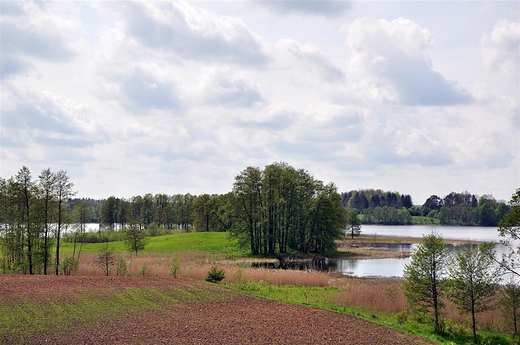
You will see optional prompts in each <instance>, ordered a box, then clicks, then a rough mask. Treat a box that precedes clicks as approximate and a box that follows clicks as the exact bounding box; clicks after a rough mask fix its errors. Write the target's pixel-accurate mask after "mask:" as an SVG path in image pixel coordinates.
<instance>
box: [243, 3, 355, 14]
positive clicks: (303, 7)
mask: <svg viewBox="0 0 520 345" xmlns="http://www.w3.org/2000/svg"><path fill="white" fill-rule="evenodd" d="M249 1H250V2H252V3H254V4H255V5H257V6H259V7H262V8H265V9H267V10H268V11H270V12H273V13H275V14H287V13H300V14H306V15H321V16H325V17H339V16H341V15H343V14H344V13H345V12H347V11H348V10H350V9H351V2H350V1H347V0H328V1H318V0H299V1H294V0H249Z"/></svg>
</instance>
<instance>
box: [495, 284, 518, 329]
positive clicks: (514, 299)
mask: <svg viewBox="0 0 520 345" xmlns="http://www.w3.org/2000/svg"><path fill="white" fill-rule="evenodd" d="M499 302H500V306H501V307H502V312H503V314H504V318H505V319H506V320H509V321H510V322H511V323H512V326H513V334H514V335H515V336H516V335H518V318H519V317H520V283H519V282H518V280H515V279H514V277H513V276H510V280H509V281H507V282H506V284H505V285H504V286H503V287H502V291H501V293H500V300H499Z"/></svg>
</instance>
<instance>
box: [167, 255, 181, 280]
mask: <svg viewBox="0 0 520 345" xmlns="http://www.w3.org/2000/svg"><path fill="white" fill-rule="evenodd" d="M180 272H181V263H180V261H179V258H178V257H172V259H171V262H170V274H171V275H172V276H173V278H178V277H179V274H180Z"/></svg>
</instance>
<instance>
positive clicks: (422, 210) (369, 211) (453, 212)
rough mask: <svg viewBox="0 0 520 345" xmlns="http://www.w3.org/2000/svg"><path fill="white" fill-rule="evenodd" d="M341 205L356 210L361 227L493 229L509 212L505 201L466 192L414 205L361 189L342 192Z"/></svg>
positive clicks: (389, 194)
mask: <svg viewBox="0 0 520 345" xmlns="http://www.w3.org/2000/svg"><path fill="white" fill-rule="evenodd" d="M341 203H342V205H343V206H344V207H347V208H349V209H355V210H357V211H358V212H359V214H360V215H361V221H362V223H363V224H384V225H407V224H440V225H465V226H468V225H469V226H472V225H477V226H496V225H497V224H498V222H499V221H500V220H501V219H502V217H503V216H504V215H505V214H506V213H507V212H508V211H509V207H508V205H507V204H506V203H505V202H503V201H497V200H496V199H495V198H494V197H493V196H492V195H483V196H481V197H477V196H476V195H475V194H470V193H468V192H462V193H456V192H451V193H450V194H448V195H446V196H445V197H444V198H441V197H439V196H437V195H432V196H430V197H429V198H428V199H426V201H425V202H424V203H423V204H422V205H421V206H418V205H413V203H412V198H411V196H410V195H406V194H399V193H397V192H385V191H382V190H380V189H376V190H374V189H364V190H363V189H362V190H353V191H350V192H346V193H342V194H341Z"/></svg>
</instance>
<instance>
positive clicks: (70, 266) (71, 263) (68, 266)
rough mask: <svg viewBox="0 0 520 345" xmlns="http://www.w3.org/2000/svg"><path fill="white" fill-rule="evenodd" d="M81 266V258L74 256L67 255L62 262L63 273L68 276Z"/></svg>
mask: <svg viewBox="0 0 520 345" xmlns="http://www.w3.org/2000/svg"><path fill="white" fill-rule="evenodd" d="M78 267H79V260H78V259H75V258H73V257H67V258H65V259H64V260H63V261H62V262H61V267H60V270H61V273H62V274H63V275H66V276H70V275H71V274H72V272H74V271H76V270H77V269H78Z"/></svg>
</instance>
